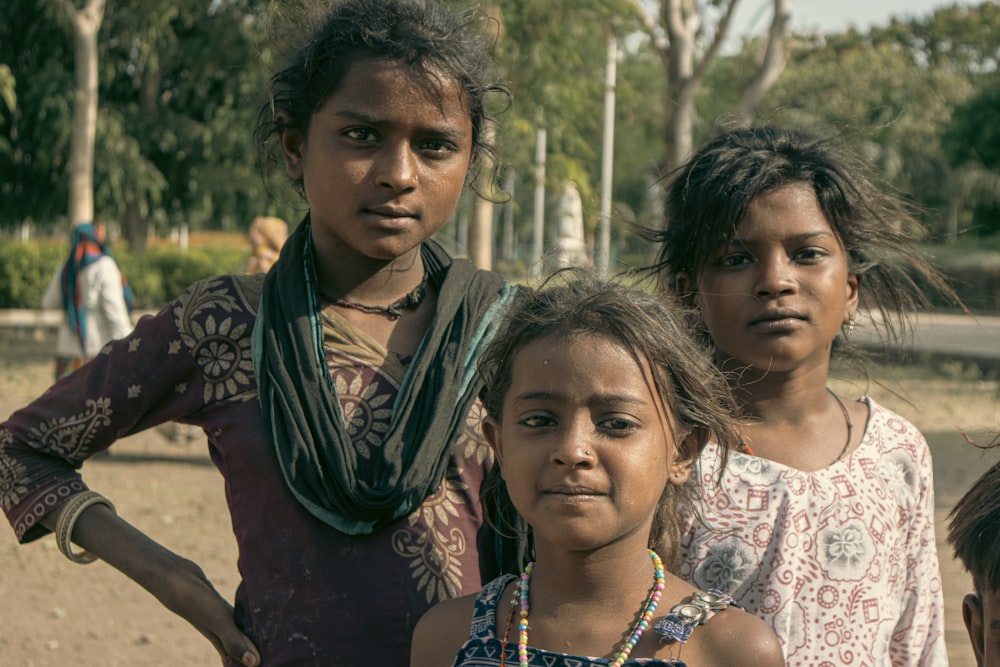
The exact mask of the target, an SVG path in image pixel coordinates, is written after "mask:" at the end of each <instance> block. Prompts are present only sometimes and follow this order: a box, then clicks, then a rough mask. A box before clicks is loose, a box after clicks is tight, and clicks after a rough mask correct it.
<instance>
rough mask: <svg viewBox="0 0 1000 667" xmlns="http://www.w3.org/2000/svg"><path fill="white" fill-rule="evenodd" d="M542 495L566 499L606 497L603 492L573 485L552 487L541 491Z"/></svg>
mask: <svg viewBox="0 0 1000 667" xmlns="http://www.w3.org/2000/svg"><path fill="white" fill-rule="evenodd" d="M543 493H544V494H545V495H547V496H567V497H574V496H589V497H593V496H603V495H607V494H605V493H604V492H603V491H598V490H597V489H594V488H592V487H589V486H581V485H575V484H574V485H560V486H554V487H552V488H549V489H546V490H545V491H543Z"/></svg>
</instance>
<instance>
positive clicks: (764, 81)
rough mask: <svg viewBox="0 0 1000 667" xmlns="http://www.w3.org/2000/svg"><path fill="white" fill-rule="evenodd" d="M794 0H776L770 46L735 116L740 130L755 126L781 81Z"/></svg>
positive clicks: (770, 31) (744, 93) (768, 42)
mask: <svg viewBox="0 0 1000 667" xmlns="http://www.w3.org/2000/svg"><path fill="white" fill-rule="evenodd" d="M791 9H792V0H774V16H772V18H771V28H770V30H769V31H768V35H767V46H765V48H764V56H763V57H762V58H761V60H760V63H759V65H758V66H757V71H756V72H755V73H754V76H753V78H752V79H751V80H750V83H748V84H747V87H746V88H745V89H744V90H743V96H742V97H741V98H740V103H739V106H737V107H736V111H735V113H734V116H735V121H736V122H737V123H738V124H739V125H740V126H741V127H749V126H750V124H751V123H753V119H754V115H756V113H757V107H759V106H760V103H761V102H762V101H763V100H764V97H765V96H766V95H767V91H769V90H771V87H772V86H773V85H774V84H775V83H776V82H777V81H778V77H780V76H781V73H782V72H784V71H785V64H786V63H787V62H788V54H787V53H786V51H785V34H786V33H787V32H788V20H789V16H790V14H791Z"/></svg>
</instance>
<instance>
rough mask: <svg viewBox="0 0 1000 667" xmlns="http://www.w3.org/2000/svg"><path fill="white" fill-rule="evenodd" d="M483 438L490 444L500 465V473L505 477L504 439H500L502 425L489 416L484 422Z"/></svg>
mask: <svg viewBox="0 0 1000 667" xmlns="http://www.w3.org/2000/svg"><path fill="white" fill-rule="evenodd" d="M483 437H485V438H486V442H487V443H489V446H490V448H491V449H492V450H493V454H494V455H496V457H497V463H498V464H500V473H501V476H502V475H503V439H502V438H501V437H500V423H499V422H498V421H497V420H496V419H494V418H493V417H490V416H487V417H486V419H484V420H483Z"/></svg>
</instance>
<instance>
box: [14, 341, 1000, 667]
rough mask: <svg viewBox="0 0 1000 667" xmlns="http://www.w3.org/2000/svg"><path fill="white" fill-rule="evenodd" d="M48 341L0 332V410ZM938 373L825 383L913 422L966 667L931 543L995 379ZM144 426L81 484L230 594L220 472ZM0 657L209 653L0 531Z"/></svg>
mask: <svg viewBox="0 0 1000 667" xmlns="http://www.w3.org/2000/svg"><path fill="white" fill-rule="evenodd" d="M51 349H52V345H51V341H48V340H32V339H30V338H27V337H24V336H21V337H11V336H10V335H9V334H7V335H6V336H5V335H4V333H3V332H0V419H5V418H6V417H7V416H8V415H9V414H10V413H11V412H12V411H13V410H15V409H16V408H18V407H20V406H22V405H23V404H25V403H26V402H28V401H29V400H30V399H32V398H34V397H35V396H36V395H38V394H39V393H41V392H42V391H43V390H44V389H45V387H46V386H47V384H48V382H49V379H50V374H51V370H52V366H51V361H50V357H49V354H50V351H51ZM946 371H947V372H945V373H943V374H934V375H929V374H927V373H915V372H914V371H913V370H912V369H884V370H880V371H879V372H878V373H876V374H874V376H875V377H877V378H879V379H880V380H882V381H884V384H885V386H874V385H872V386H869V385H867V384H863V383H860V382H857V381H850V380H838V381H837V382H835V383H834V384H835V388H836V389H837V390H838V391H839V392H841V393H843V394H844V395H846V396H858V395H860V394H862V393H865V392H867V393H870V394H871V395H872V396H874V397H875V398H876V399H877V400H879V401H880V402H882V403H883V404H885V405H887V406H888V407H890V408H892V409H894V410H896V411H897V412H899V413H901V414H902V415H903V416H905V417H907V418H908V419H910V420H911V421H913V422H914V423H915V424H916V425H917V426H918V427H919V428H920V429H921V430H922V431H923V432H924V434H925V435H926V436H927V439H928V441H929V442H930V444H931V448H932V451H933V454H934V475H935V485H936V492H937V496H936V500H937V520H938V528H937V536H938V544H939V554H940V558H941V567H942V574H943V577H944V597H945V617H946V634H947V643H948V653H949V656H950V660H951V665H952V667H974V666H975V660H974V659H973V657H972V653H971V650H970V649H969V646H968V640H967V637H966V634H965V626H964V625H963V623H962V617H961V601H962V597H963V595H965V593H966V592H967V591H968V590H969V589H970V585H971V584H970V579H969V576H968V574H967V573H965V572H964V571H963V570H962V568H961V566H960V565H959V564H958V563H957V562H956V561H955V560H954V559H953V558H952V557H951V552H950V550H949V549H948V548H947V546H946V545H945V544H944V542H943V538H944V535H945V517H946V515H947V512H948V510H950V509H951V507H952V506H953V505H954V503H955V502H956V501H957V500H958V498H959V497H961V494H962V493H963V492H964V491H965V490H966V489H967V488H968V486H969V485H970V484H971V483H972V482H973V481H974V480H975V479H976V477H978V475H979V474H981V473H982V472H983V471H984V470H985V469H986V468H987V467H988V466H989V465H991V464H992V463H993V462H994V461H996V460H998V459H1000V450H993V451H991V452H989V453H988V454H986V455H983V454H982V453H980V452H979V451H978V450H976V449H974V448H973V447H971V446H970V445H968V444H967V443H966V442H965V441H964V440H963V439H962V437H961V435H960V433H959V431H960V430H964V431H966V432H968V433H969V434H970V435H972V436H974V437H975V438H976V439H978V440H980V441H985V440H986V439H987V436H988V433H990V432H992V431H993V430H995V429H997V428H1000V401H998V398H997V397H998V385H997V382H996V381H984V380H982V379H978V378H977V377H976V373H975V372H970V371H969V370H968V369H963V368H961V366H960V365H955V366H953V367H951V368H948V369H946ZM167 435H168V434H165V433H163V432H160V431H150V432H147V433H144V434H141V435H138V436H134V437H132V438H129V439H126V440H123V441H121V442H119V443H117V444H116V445H115V447H114V453H113V454H112V455H111V456H105V457H99V458H97V459H95V460H93V461H92V462H89V463H88V464H87V466H86V467H85V478H86V480H87V482H88V484H89V485H90V486H91V487H92V488H94V489H95V490H98V491H102V492H104V493H105V494H106V495H108V496H109V497H111V498H112V499H113V500H114V502H115V504H116V505H117V507H118V511H119V513H120V514H121V515H122V516H124V517H125V518H126V519H128V520H129V521H131V522H132V523H133V524H135V525H136V526H137V527H138V528H139V529H141V530H143V531H145V532H146V533H148V534H149V535H151V536H152V537H153V538H154V539H156V540H158V541H160V542H161V543H163V544H165V545H166V546H168V547H169V548H171V549H173V550H174V551H176V552H178V553H181V554H183V555H185V556H187V557H189V558H191V559H193V560H194V561H196V562H197V563H199V564H200V565H201V566H202V568H204V570H205V571H206V573H207V574H208V576H209V578H210V579H211V580H212V581H213V582H214V583H215V586H216V587H217V588H218V589H219V591H220V592H221V593H222V594H223V595H224V596H226V597H227V598H229V599H232V597H233V594H234V592H235V589H236V586H237V584H238V582H239V575H238V573H237V571H236V567H235V562H236V549H235V543H234V540H233V537H232V532H231V528H230V525H229V521H228V515H227V512H226V507H225V499H224V495H223V487H222V480H221V477H220V476H219V475H218V474H217V472H216V470H215V468H214V467H213V466H212V464H211V462H210V461H209V459H208V456H207V453H206V443H205V440H204V436H201V435H200V434H199V435H198V436H197V437H196V438H194V439H192V440H187V439H185V438H184V437H180V438H179V439H177V440H172V439H171V438H169V437H167ZM0 663H2V664H3V665H7V666H10V667H48V666H50V665H53V666H54V665H66V664H72V665H77V666H78V667H115V666H118V665H129V666H131V667H141V666H147V665H148V666H153V665H215V664H219V659H218V658H217V656H216V654H215V652H214V650H213V649H212V648H211V646H210V645H209V643H208V642H207V641H206V640H205V639H203V638H202V637H201V636H200V635H199V634H198V633H197V632H196V631H195V630H194V629H192V628H191V627H190V626H188V625H187V624H186V623H185V622H184V621H182V620H180V619H179V618H177V617H176V616H174V615H173V614H171V613H170V612H168V611H166V610H165V609H163V608H162V607H160V606H159V604H158V603H157V602H156V601H155V600H154V599H153V598H152V597H150V596H149V595H148V594H147V593H146V592H145V591H143V590H142V589H140V588H139V587H138V586H136V585H134V584H133V583H132V582H131V581H129V580H128V579H126V578H125V577H124V576H123V575H121V574H119V573H118V572H117V571H115V570H113V569H111V568H110V567H108V566H107V565H105V564H104V563H100V562H98V563H94V564H92V565H87V566H80V565H75V564H73V563H70V562H69V561H67V560H66V559H65V558H64V557H63V556H62V555H61V554H60V553H59V551H58V550H57V549H56V546H55V542H54V540H53V539H52V537H51V536H48V537H45V538H43V539H41V540H38V541H36V542H33V543H31V544H30V545H27V546H19V545H17V543H16V542H15V540H14V537H13V532H12V531H11V530H9V529H6V528H5V527H4V528H3V529H0Z"/></svg>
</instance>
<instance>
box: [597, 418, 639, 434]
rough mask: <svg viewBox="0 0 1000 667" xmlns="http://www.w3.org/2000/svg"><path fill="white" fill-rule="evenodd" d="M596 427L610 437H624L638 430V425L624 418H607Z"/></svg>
mask: <svg viewBox="0 0 1000 667" xmlns="http://www.w3.org/2000/svg"><path fill="white" fill-rule="evenodd" d="M597 425H598V427H599V428H600V429H601V430H602V431H604V432H605V433H608V434H609V435H612V436H620V437H624V436H626V435H630V434H631V433H634V432H635V431H637V430H638V429H639V425H638V424H637V423H636V422H635V421H634V420H632V419H628V418H626V417H607V418H605V419H602V420H601V421H600V422H598V424H597Z"/></svg>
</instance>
